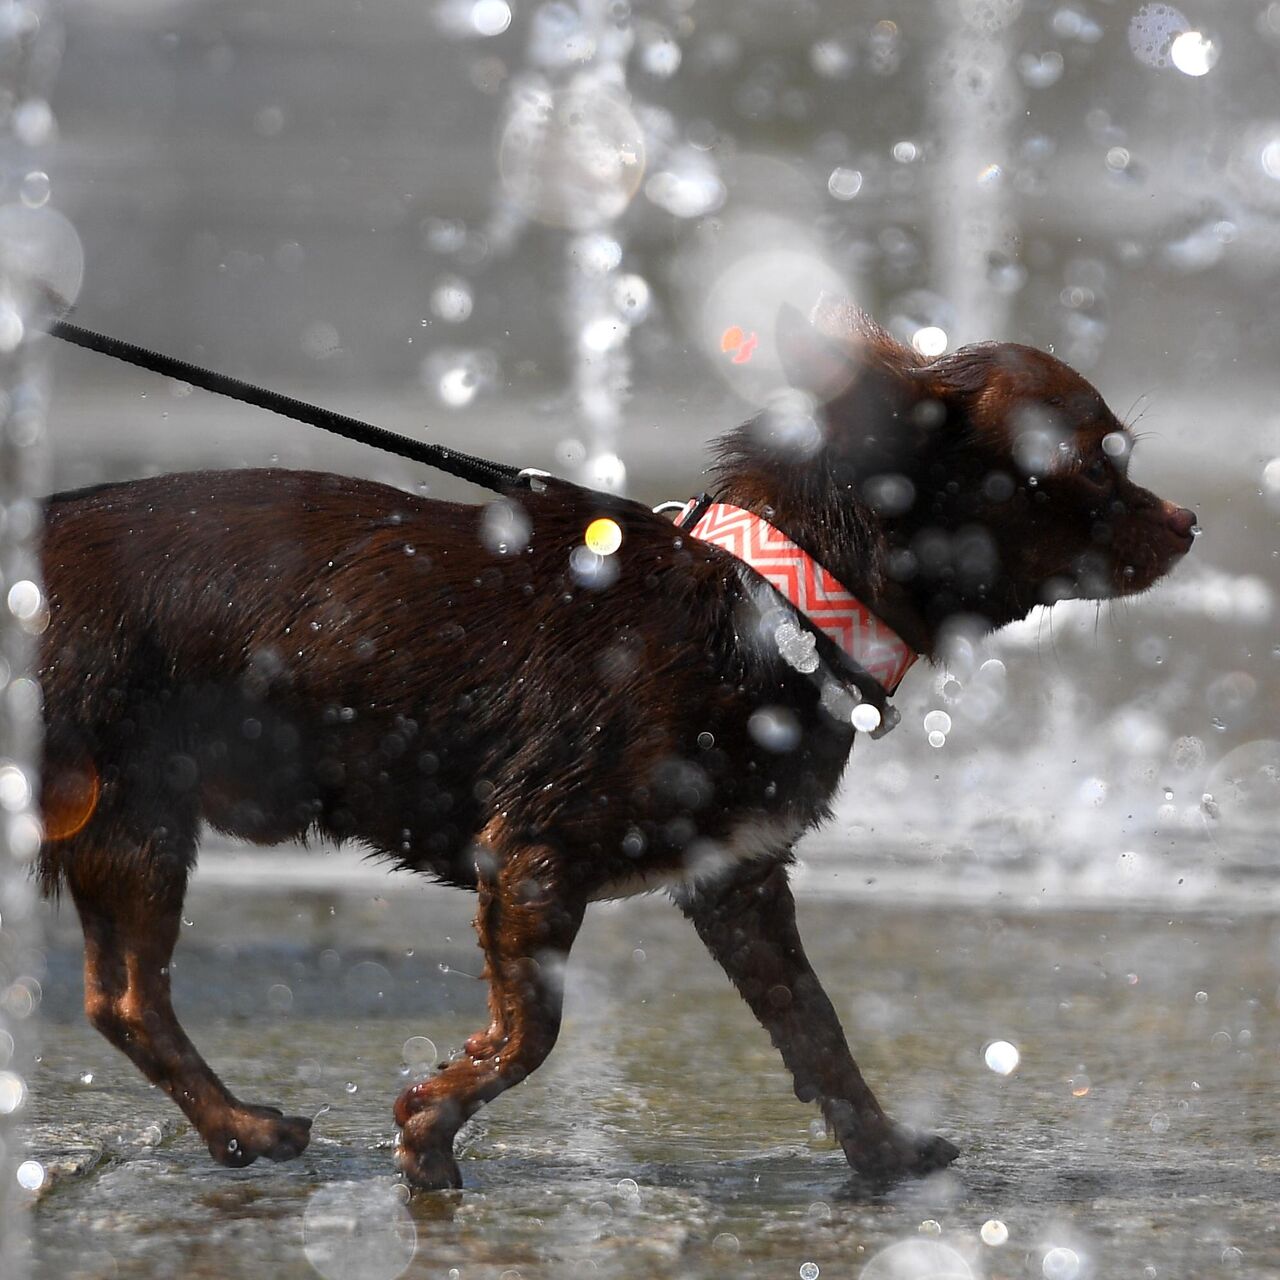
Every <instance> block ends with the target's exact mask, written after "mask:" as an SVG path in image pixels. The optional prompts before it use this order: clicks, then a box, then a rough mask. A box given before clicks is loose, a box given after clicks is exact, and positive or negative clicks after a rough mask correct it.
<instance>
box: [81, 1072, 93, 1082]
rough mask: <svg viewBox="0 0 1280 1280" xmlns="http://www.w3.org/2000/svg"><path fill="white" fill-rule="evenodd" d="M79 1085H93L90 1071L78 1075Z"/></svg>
mask: <svg viewBox="0 0 1280 1280" xmlns="http://www.w3.org/2000/svg"><path fill="white" fill-rule="evenodd" d="M80 1083H81V1084H92V1083H93V1072H92V1071H82V1072H81V1073H80Z"/></svg>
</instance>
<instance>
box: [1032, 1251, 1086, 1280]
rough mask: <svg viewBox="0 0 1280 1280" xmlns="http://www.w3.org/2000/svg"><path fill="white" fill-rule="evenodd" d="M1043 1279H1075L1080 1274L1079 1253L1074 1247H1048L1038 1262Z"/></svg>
mask: <svg viewBox="0 0 1280 1280" xmlns="http://www.w3.org/2000/svg"><path fill="white" fill-rule="evenodd" d="M1040 1270H1041V1272H1042V1274H1043V1275H1044V1280H1076V1277H1077V1276H1078V1275H1079V1274H1080V1255H1079V1254H1077V1253H1076V1252H1075V1250H1074V1249H1064V1248H1057V1249H1050V1250H1049V1252H1048V1253H1046V1254H1045V1255H1044V1261H1043V1262H1041V1264H1040Z"/></svg>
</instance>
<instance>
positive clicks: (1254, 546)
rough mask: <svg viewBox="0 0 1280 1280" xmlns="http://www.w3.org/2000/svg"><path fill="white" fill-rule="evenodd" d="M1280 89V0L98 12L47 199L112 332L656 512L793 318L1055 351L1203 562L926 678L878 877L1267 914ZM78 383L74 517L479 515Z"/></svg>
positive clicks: (115, 386)
mask: <svg viewBox="0 0 1280 1280" xmlns="http://www.w3.org/2000/svg"><path fill="white" fill-rule="evenodd" d="M1278 72H1280V4H1274V3H1272V4H1266V3H1255V2H1254V0H1249V2H1248V3H1232V4H1227V3H1200V4H1198V5H1195V6H1191V7H1185V6H1184V9H1182V10H1179V9H1178V8H1175V7H1173V6H1171V5H1166V4H1145V5H1138V4H1128V5H1126V4H1122V3H1100V2H1098V0H1091V2H1089V3H1075V4H1073V3H1066V4H1057V3H1050V2H1048V0H956V2H955V3H941V4H931V3H924V2H923V0H918V2H912V3H895V4H893V5H884V6H881V7H879V8H877V7H876V6H875V5H874V4H871V5H862V4H859V5H856V6H851V5H849V4H847V3H839V2H836V0H832V2H830V3H824V2H821V0H798V2H795V3H785V4H784V3H774V2H771V0H768V2H767V0H749V2H747V0H667V2H666V3H647V4H639V3H637V4H628V3H625V2H623V0H612V2H609V3H605V2H604V0H581V3H578V4H571V3H557V2H551V3H543V4H537V5H535V4H515V3H508V2H507V0H474V2H473V0H433V2H430V3H427V2H423V0H417V2H415V3H402V2H401V0H381V2H380V3H377V4H365V5H353V4H349V3H334V2H331V0H274V2H273V3H268V4H254V3H247V2H241V0H95V3H92V4H89V3H82V4H77V3H71V4H68V5H67V6H66V11H65V52H64V58H63V65H62V70H61V74H60V77H59V81H58V91H57V120H58V130H59V140H58V145H57V147H56V150H55V152H54V156H55V162H56V167H55V169H54V171H53V174H52V177H53V187H54V189H55V190H56V192H57V193H58V202H59V203H60V204H61V206H62V207H63V208H64V209H65V211H66V212H67V213H68V214H69V215H70V217H71V219H72V221H73V222H74V224H75V226H76V228H77V230H78V232H79V236H80V239H81V242H82V244H83V250H84V261H85V264H86V265H85V270H84V283H83V287H82V288H81V290H80V294H79V300H78V312H77V318H78V319H79V320H80V321H81V323H84V324H87V325H90V326H93V327H97V328H99V329H103V330H106V331H108V332H110V333H112V334H115V335H118V336H120V337H124V338H128V339H130V340H133V341H135V342H140V343H143V344H149V345H153V346H155V347H158V348H160V349H162V350H164V351H166V352H169V353H172V354H175V355H179V356H183V357H186V358H189V359H193V360H196V361H198V362H203V363H205V364H207V365H211V366H213V367H215V368H217V369H219V370H221V371H224V372H227V373H232V374H236V375H239V376H241V377H244V378H247V379H250V380H256V381H261V382H265V383H267V384H269V385H271V386H277V387H280V388H283V389H285V390H287V391H290V392H293V393H294V394H296V395H298V396H300V397H302V398H304V399H308V400H311V401H313V402H322V403H325V404H328V405H332V406H334V407H336V408H339V409H342V410H345V411H347V412H350V413H352V414H354V415H356V416H358V417H364V418H367V419H370V420H373V421H375V422H378V423H380V424H381V425H384V426H387V427H391V428H394V429H397V430H400V431H403V432H405V433H406V434H410V435H417V436H421V437H422V438H425V439H431V440H442V441H451V442H454V443H457V444H459V445H460V446H463V447H465V448H467V449H469V450H472V451H475V452H479V453H482V454H490V455H492V456H495V457H500V458H503V459H506V460H509V461H514V462H518V463H520V464H522V465H537V466H543V467H546V468H548V469H551V470H553V471H555V472H557V473H559V474H564V475H569V476H572V477H574V478H578V479H581V480H584V481H585V482H587V483H591V484H595V485H599V486H601V487H606V488H615V489H625V490H626V491H627V492H629V493H631V494H633V495H635V496H637V497H639V498H641V499H643V500H646V501H654V502H656V501H659V500H662V499H667V498H683V497H686V496H687V495H688V494H689V493H692V492H694V491H696V490H697V489H698V488H699V487H700V477H699V472H700V469H701V467H702V465H703V463H704V459H705V457H706V453H705V448H704V446H705V443H706V441H707V440H708V439H710V438H712V437H714V436H715V435H716V434H718V433H720V432H722V431H724V430H726V429H728V428H729V427H731V426H733V425H735V424H736V423H737V422H738V421H740V420H741V419H743V418H744V417H745V416H747V415H748V414H750V413H752V412H754V411H755V410H756V409H758V408H759V406H760V405H761V404H762V403H765V402H766V401H767V400H768V397H769V395H770V394H771V393H772V392H774V391H775V390H776V388H777V386H778V384H779V383H780V381H781V377H780V373H779V370H778V368H777V365H776V361H775V360H774V358H773V352H772V346H771V330H772V324H773V321H774V317H775V316H776V312H777V309H778V307H779V306H780V305H781V304H782V303H784V302H791V303H793V304H795V305H798V306H800V307H801V308H802V309H805V310H807V309H808V308H809V306H811V305H812V302H813V301H814V300H815V298H816V297H817V296H818V294H819V293H820V292H822V291H824V290H825V291H828V292H835V293H842V294H844V295H846V296H850V297H852V298H854V299H855V300H856V301H857V302H858V303H859V304H860V305H862V306H863V307H865V308H866V309H867V310H868V311H869V312H871V313H872V314H873V315H874V316H875V317H876V318H877V319H878V320H880V321H881V322H882V323H883V324H885V325H887V326H888V327H889V328H890V329H891V330H892V331H893V332H894V333H895V334H897V335H898V336H899V337H900V338H901V339H902V340H904V341H908V342H914V343H915V344H916V345H917V347H919V348H920V349H921V350H923V351H925V352H927V353H929V354H934V353H937V352H940V351H942V350H945V349H950V348H952V347H954V346H956V345H959V344H961V343H963V342H967V341H972V340H976V339H984V338H1002V339H1014V340H1017V341H1021V342H1027V343H1032V344H1035V345H1038V346H1043V347H1047V348H1050V349H1052V350H1053V351H1055V352H1056V353H1057V354H1058V355H1060V356H1061V357H1062V358H1064V359H1065V360H1067V361H1068V362H1069V363H1071V364H1073V365H1074V366H1075V367H1077V368H1078V369H1080V370H1082V371H1083V372H1084V373H1086V374H1087V375H1088V376H1089V377H1090V378H1091V379H1092V380H1094V381H1095V382H1096V384H1097V385H1098V386H1099V388H1100V389H1101V390H1102V392H1103V394H1104V395H1105V396H1106V398H1107V399H1108V401H1109V403H1110V404H1111V405H1112V407H1113V409H1114V410H1115V411H1116V412H1117V414H1119V415H1120V416H1121V417H1122V418H1123V419H1124V420H1125V421H1126V422H1129V423H1131V424H1133V425H1134V426H1135V428H1136V429H1137V430H1138V431H1139V432H1140V433H1142V436H1143V439H1142V443H1141V445H1140V447H1139V449H1138V452H1137V458H1136V464H1135V465H1136V474H1137V475H1138V477H1139V479H1140V480H1141V482H1142V483H1144V484H1147V485H1149V486H1150V487H1153V488H1155V489H1156V490H1157V491H1158V492H1161V493H1162V494H1163V495H1165V496H1168V497H1171V498H1174V499H1176V500H1177V501H1178V502H1180V503H1183V504H1186V505H1189V506H1192V507H1194V508H1195V509H1196V510H1197V511H1198V512H1200V513H1201V517H1202V519H1201V524H1202V526H1203V528H1204V531H1205V532H1204V536H1203V537H1202V538H1201V539H1200V541H1199V543H1198V545H1197V547H1196V550H1195V554H1194V555H1193V556H1192V557H1190V559H1189V560H1188V562H1187V563H1186V564H1185V565H1183V566H1181V567H1180V568H1179V569H1178V571H1177V573H1176V574H1175V576H1174V578H1173V580H1172V581H1171V582H1169V583H1168V584H1166V585H1164V586H1161V587H1160V588H1158V589H1157V590H1156V591H1155V592H1154V593H1152V594H1151V596H1150V597H1148V598H1147V599H1145V600H1141V601H1136V602H1133V603H1131V604H1125V605H1123V606H1118V607H1116V608H1114V609H1113V608H1111V607H1107V608H1105V609H1103V610H1101V611H1098V610H1097V609H1095V608H1094V607H1093V606H1088V607H1078V608H1073V607H1071V606H1066V607H1062V608H1059V609H1058V610H1057V611H1056V613H1055V614H1054V616H1053V618H1052V620H1051V621H1050V620H1047V619H1045V618H1042V617H1036V618H1033V619H1032V620H1031V621H1030V622H1029V623H1028V624H1027V625H1026V626H1024V627H1021V628H1018V629H1015V630H1014V631H1013V632H1011V633H1006V634H1004V635H1003V636H1001V637H998V638H996V639H995V640H994V641H993V642H992V644H991V646H990V648H989V650H984V651H983V652H982V653H974V654H971V655H968V660H967V661H966V660H965V656H964V655H961V657H960V659H959V660H958V661H957V662H954V663H953V666H952V669H951V670H950V671H949V672H946V673H941V674H937V673H931V672H926V671H923V670H921V671H918V672H916V673H914V674H913V675H912V676H911V678H910V679H909V680H908V682H907V685H906V687H905V688H904V690H903V695H902V698H901V701H902V703H903V705H904V708H905V709H906V710H907V712H908V714H907V715H906V717H905V724H904V727H903V729H902V730H901V731H900V732H899V733H897V734H895V735H893V736H892V737H891V738H890V739H889V740H887V741H886V742H884V743H883V744H876V745H875V746H874V747H872V746H870V744H867V746H866V747H865V748H864V747H860V748H859V752H858V754H859V756H860V759H859V762H858V766H857V768H856V769H855V770H854V771H853V773H852V782H851V793H856V799H855V800H851V801H850V803H849V804H847V805H846V806H845V808H844V815H845V818H846V825H847V826H849V825H851V826H854V827H858V828H864V827H875V828H876V831H875V838H874V839H863V838H861V836H859V838H858V840H857V849H856V856H857V859H858V865H859V866H862V865H865V860H866V859H868V858H871V859H875V858H876V857H878V856H879V851H880V850H882V849H883V848H885V847H886V845H887V844H895V845H900V846H902V845H905V846H907V849H906V852H911V851H912V850H914V853H915V855H919V854H920V853H921V852H922V850H925V849H926V848H927V850H928V856H929V857H930V858H931V859H935V860H936V859H944V860H947V861H948V865H949V867H950V866H952V865H954V864H956V862H957V860H959V861H962V862H964V863H966V864H972V868H973V869H976V870H980V869H981V867H982V866H983V865H991V864H993V863H994V864H995V865H998V866H1000V867H1001V868H1002V869H1003V870H1004V871H1006V872H1007V871H1010V870H1012V869H1013V866H1015V865H1023V864H1025V863H1026V862H1027V860H1028V859H1030V860H1033V861H1034V860H1037V859H1038V858H1039V857H1040V855H1041V854H1043V853H1045V852H1046V851H1047V852H1048V853H1049V854H1050V857H1049V858H1048V860H1047V863H1046V865H1045V866H1043V867H1038V868H1037V874H1040V875H1044V874H1054V875H1056V874H1057V873H1058V872H1061V871H1062V870H1063V869H1064V868H1065V867H1068V866H1073V865H1075V864H1077V863H1079V864H1083V863H1086V862H1087V863H1089V864H1090V865H1091V867H1092V870H1093V871H1094V872H1095V873H1097V875H1098V876H1101V877H1102V880H1103V881H1107V880H1110V879H1114V878H1115V874H1116V872H1117V868H1121V869H1123V870H1124V872H1125V876H1124V882H1125V884H1126V885H1128V886H1130V887H1134V886H1137V887H1139V888H1141V889H1142V890H1143V891H1144V892H1146V891H1161V892H1166V891H1167V892H1173V891H1174V890H1181V891H1182V892H1184V893H1185V892H1186V891H1187V890H1188V886H1189V885H1190V884H1194V885H1195V886H1196V889H1197V891H1203V890H1205V889H1207V888H1208V887H1209V881H1213V882H1214V883H1217V882H1218V881H1220V880H1221V879H1222V877H1223V876H1224V875H1226V876H1227V878H1228V879H1231V880H1233V881H1238V880H1239V878H1240V876H1243V877H1245V879H1246V880H1247V882H1248V883H1249V885H1250V891H1251V892H1252V891H1253V890H1254V888H1256V887H1257V881H1258V879H1259V878H1261V881H1262V883H1263V884H1265V885H1266V887H1267V890H1268V891H1270V890H1271V887H1272V884H1273V880H1272V873H1273V872H1274V869H1275V868H1274V849H1273V846H1272V842H1271V835H1272V831H1273V825H1274V823H1275V821H1276V820H1277V819H1278V818H1280V803H1278V794H1280V783H1278V782H1277V778H1278V777H1280V747H1277V744H1276V737H1277V732H1278V731H1277V727H1276V726H1277V714H1278V713H1280V647H1278V646H1277V636H1276V630H1275V618H1274V609H1275V588H1276V585H1277V560H1276V556H1277V549H1278V544H1277V538H1276V521H1277V515H1278V514H1280V461H1274V459H1276V458H1277V457H1278V456H1280V408H1278V407H1277V405H1276V400H1275V376H1274V374H1275V368H1276V360H1277V351H1278V342H1280V336H1278V335H1280V289H1278V288H1277V280H1278V279H1280V76H1278ZM38 196H39V192H37V198H38ZM744 344H745V345H744ZM57 356H58V359H57V367H56V374H57V378H56V386H57V399H56V404H55V409H54V412H53V414H52V427H51V430H52V440H53V473H54V475H53V481H54V484H55V485H56V486H59V487H68V486H72V485H79V484H84V483H92V482H94V481H97V480H101V479H104V478H119V477H127V476H134V475H141V474H146V473H150V472H157V471H162V470H168V469H174V468H190V467H196V466H246V465H263V464H266V463H270V462H277V461H278V462H280V463H283V464H284V465H289V466H320V467H335V468H339V469H344V470H347V471H350V472H354V473H359V474H366V475H370V476H373V477H375V478H380V479H386V480H390V481H391V482H393V483H398V484H403V485H406V486H411V487H416V488H419V489H422V488H425V489H427V490H429V491H430V492H433V493H444V494H452V493H454V492H458V490H455V489H454V488H453V487H451V486H450V485H449V483H448V482H447V481H445V482H442V480H441V477H439V476H437V475H435V474H431V473H423V472H421V471H419V470H414V469H412V468H410V467H408V466H407V465H402V464H400V463H399V462H398V461H397V460H395V459H389V458H386V457H383V456H381V455H378V454H375V453H372V452H369V451H364V450H359V449H356V448H344V447H341V446H335V445H334V444H333V443H332V442H330V441H329V440H327V439H325V438H324V437H323V436H321V435H320V434H319V433H317V432H315V431H313V430H310V429H308V428H305V427H298V426H295V425H293V424H290V423H286V422H284V421H282V420H279V419H275V418H271V417H269V416H266V415H263V414H260V413H257V412H255V411H252V410H247V409H245V408H243V407H241V406H236V405H233V404H230V403H227V402H220V401H218V400H216V399H213V398H211V397H209V396H206V395H204V394H202V393H195V394H192V393H191V392H190V389H189V388H186V387H181V386H176V385H173V384H171V383H168V382H166V381H164V380H159V379H156V378H154V377H153V376H151V375H145V374H139V373H136V372H134V371H130V370H127V369H125V368H124V367H123V366H119V365H113V364H111V363H109V362H107V361H104V360H103V359H101V358H100V357H96V356H90V355H85V354H83V353H81V352H78V351H72V350H69V349H62V350H59V351H58V353H57ZM748 357H749V358H748ZM468 496H472V497H478V498H482V497H483V495H479V494H475V493H471V494H469V495H468ZM990 656H994V657H996V658H998V659H999V660H1000V661H1001V662H1003V663H1004V665H1005V667H1007V668H1008V672H1007V675H1008V679H1007V680H1006V679H1005V673H1004V672H1002V671H1001V670H1000V669H999V668H986V669H985V673H984V674H979V673H980V672H983V670H984V669H983V668H982V665H981V664H982V661H983V660H984V659H985V658H987V657H990ZM975 681H976V683H974V682H975ZM971 685H972V686H973V687H972V689H971V688H970V686H971ZM930 711H941V712H944V713H946V715H948V716H949V717H950V719H951V726H952V727H951V730H950V731H949V733H948V734H947V736H946V744H945V745H944V746H943V747H941V748H938V749H936V750H935V749H934V748H931V747H930V746H929V745H928V738H927V734H928V731H927V730H926V729H925V727H924V716H925V715H926V714H927V713H928V712H930ZM935 774H936V775H937V776H936V777H935ZM908 787H909V788H910V790H911V800H912V803H911V804H910V805H908V806H904V805H903V804H902V800H903V793H904V791H905V790H906V789H907V788H908ZM1206 795H1208V796H1210V797H1211V799H1209V800H1206V799H1205V796H1206ZM904 809H906V810H908V812H906V813H904ZM1224 833H1225V834H1226V835H1227V836H1228V837H1229V838H1225V839H1224V838H1220V837H1222V836H1223V834H1224ZM828 843H830V841H828ZM836 843H837V844H838V845H839V848H840V849H841V850H849V849H851V848H852V846H851V845H850V844H849V842H848V841H843V842H836ZM834 847H835V846H834V845H833V848H834ZM903 853H904V850H903V849H901V848H900V849H897V850H896V851H895V852H894V854H893V856H892V857H891V858H890V859H889V860H888V862H889V866H890V867H891V866H898V865H901V858H902V856H903ZM1122 854H1123V855H1125V860H1123V861H1122V862H1119V863H1117V861H1116V859H1117V858H1118V857H1120V855H1122ZM1237 872H1239V876H1238V875H1237ZM975 873H976V871H975ZM1188 877H1190V879H1188ZM979 878H980V879H981V876H980V877H979ZM1083 886H1084V882H1083V881H1078V882H1077V887H1078V888H1083ZM1107 892H1110V888H1109V887H1108V889H1107Z"/></svg>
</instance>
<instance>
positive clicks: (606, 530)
mask: <svg viewBox="0 0 1280 1280" xmlns="http://www.w3.org/2000/svg"><path fill="white" fill-rule="evenodd" d="M584 541H585V542H586V544H587V550H588V551H594V552H595V554H596V555H598V556H611V555H613V553H614V552H615V551H617V549H618V548H619V547H620V546H622V530H621V529H620V528H619V527H618V523H617V521H616V520H610V519H609V517H608V516H600V517H599V518H598V519H595V520H593V521H592V522H591V523H590V524H589V525H587V533H586V537H585V539H584Z"/></svg>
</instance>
